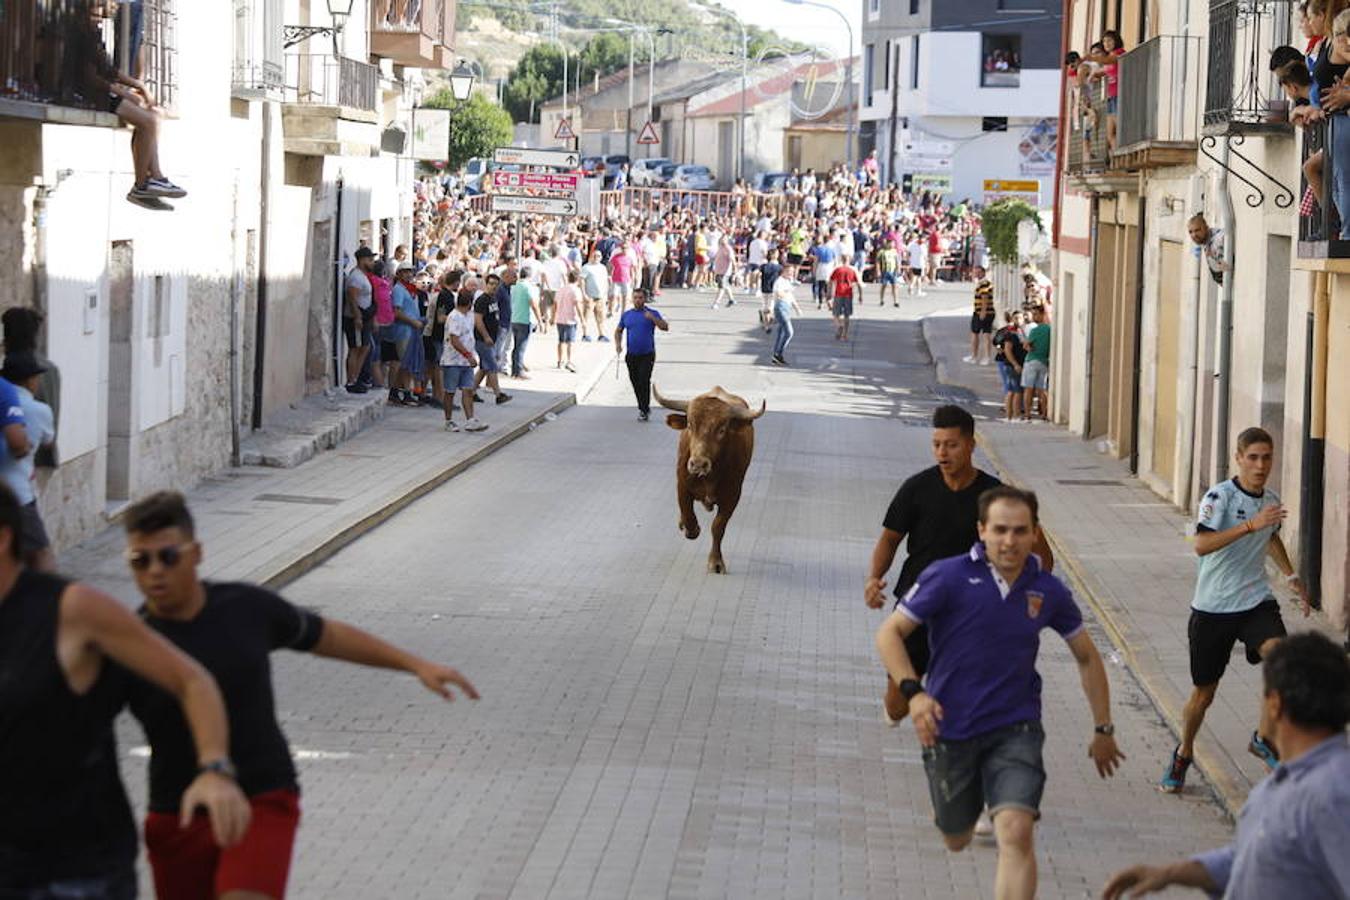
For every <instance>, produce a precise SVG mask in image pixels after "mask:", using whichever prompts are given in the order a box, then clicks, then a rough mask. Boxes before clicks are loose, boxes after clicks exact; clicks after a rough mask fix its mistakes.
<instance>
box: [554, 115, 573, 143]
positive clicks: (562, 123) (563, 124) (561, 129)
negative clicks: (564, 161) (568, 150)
mask: <svg viewBox="0 0 1350 900" xmlns="http://www.w3.org/2000/svg"><path fill="white" fill-rule="evenodd" d="M553 136H554V137H555V138H557V139H558V140H560V141H570V140H572V139H573V138H575V137H576V136H577V135H576V132H575V131H573V130H572V120H571V119H561V120H559V122H558V130H557V131H555V132H553Z"/></svg>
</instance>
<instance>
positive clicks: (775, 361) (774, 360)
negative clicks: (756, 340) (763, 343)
mask: <svg viewBox="0 0 1350 900" xmlns="http://www.w3.org/2000/svg"><path fill="white" fill-rule="evenodd" d="M769 362H770V363H771V364H773V365H775V366H781V365H782V364H783V361H782V360H781V359H779V358H778V357H777V356H770V357H769Z"/></svg>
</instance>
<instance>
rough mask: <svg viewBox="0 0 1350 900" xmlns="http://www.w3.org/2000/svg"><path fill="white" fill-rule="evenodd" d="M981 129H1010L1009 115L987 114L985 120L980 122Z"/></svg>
mask: <svg viewBox="0 0 1350 900" xmlns="http://www.w3.org/2000/svg"><path fill="white" fill-rule="evenodd" d="M980 130H981V131H1007V130H1008V117H1007V116H985V117H984V120H983V121H982V122H980Z"/></svg>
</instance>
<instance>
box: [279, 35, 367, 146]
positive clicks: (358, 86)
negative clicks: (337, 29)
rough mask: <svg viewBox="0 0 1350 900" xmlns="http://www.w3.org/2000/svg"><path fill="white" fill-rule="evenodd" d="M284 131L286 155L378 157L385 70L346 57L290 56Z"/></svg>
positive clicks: (283, 107)
mask: <svg viewBox="0 0 1350 900" xmlns="http://www.w3.org/2000/svg"><path fill="white" fill-rule="evenodd" d="M284 97H285V102H284V103H283V105H282V107H281V123H282V124H281V127H282V134H283V136H284V146H285V149H286V152H287V153H296V154H300V155H302V156H374V155H378V153H379V145H380V130H379V121H380V117H379V113H378V112H377V111H376V109H377V107H378V106H379V101H380V70H379V69H378V68H376V67H375V66H372V65H367V64H366V63H363V62H360V61H358V60H355V59H348V58H346V57H345V56H336V57H335V56H326V55H321V54H315V53H295V54H290V55H288V56H287V57H286V84H285V88H284Z"/></svg>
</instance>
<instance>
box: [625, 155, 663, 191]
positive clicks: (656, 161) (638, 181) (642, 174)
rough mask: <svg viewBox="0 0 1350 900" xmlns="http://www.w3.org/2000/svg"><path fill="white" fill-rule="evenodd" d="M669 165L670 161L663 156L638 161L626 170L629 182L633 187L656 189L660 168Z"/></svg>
mask: <svg viewBox="0 0 1350 900" xmlns="http://www.w3.org/2000/svg"><path fill="white" fill-rule="evenodd" d="M669 164H670V160H669V159H667V158H666V157H664V156H653V157H651V158H650V159H639V160H638V161H637V162H635V163H633V165H632V166H630V167H629V169H628V175H629V180H630V181H631V182H632V184H633V186H634V187H657V186H659V184H660V172H661V167H662V166H664V165H669Z"/></svg>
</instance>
